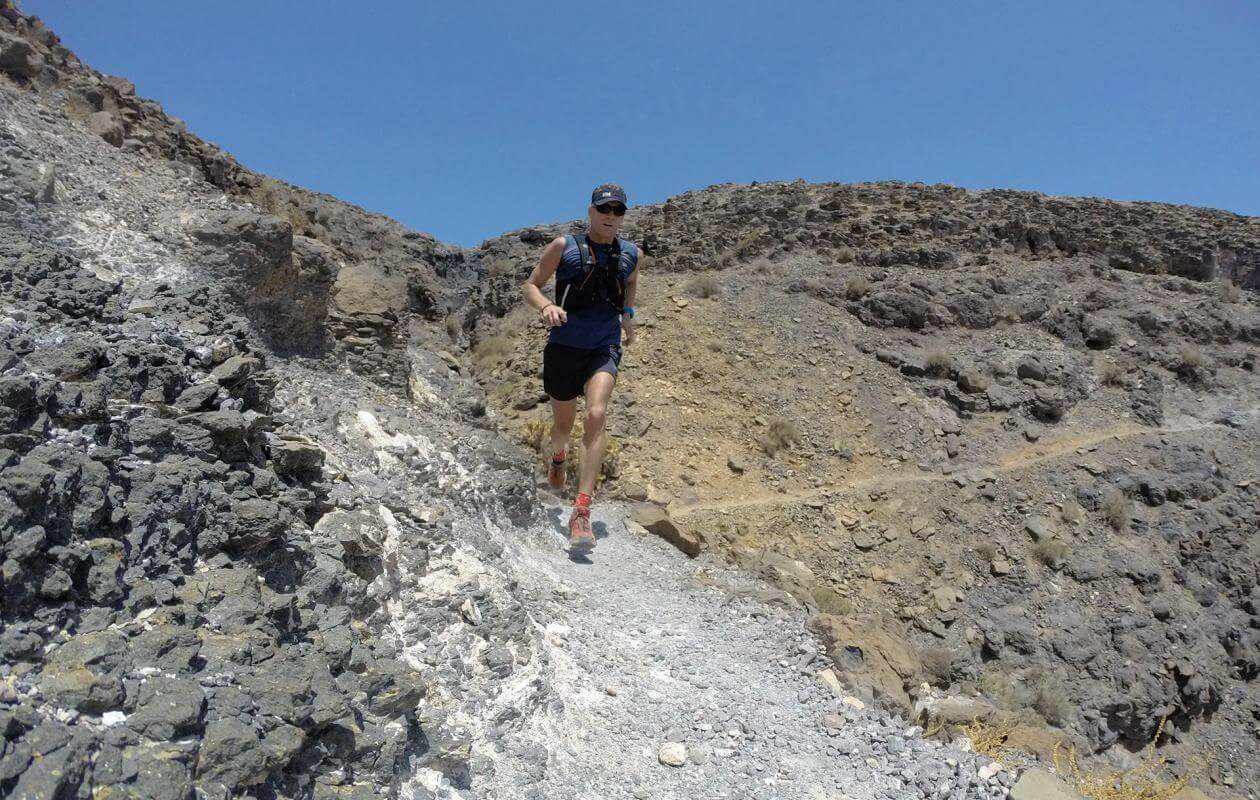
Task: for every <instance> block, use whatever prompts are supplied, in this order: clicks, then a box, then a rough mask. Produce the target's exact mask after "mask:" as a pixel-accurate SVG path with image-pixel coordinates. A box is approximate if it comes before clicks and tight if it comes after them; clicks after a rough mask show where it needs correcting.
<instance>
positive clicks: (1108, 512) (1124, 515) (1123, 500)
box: [1102, 489, 1133, 531]
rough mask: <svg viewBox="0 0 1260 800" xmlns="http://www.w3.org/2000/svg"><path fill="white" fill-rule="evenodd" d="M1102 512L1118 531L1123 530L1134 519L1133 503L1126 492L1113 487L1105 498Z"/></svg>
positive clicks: (1104, 517)
mask: <svg viewBox="0 0 1260 800" xmlns="http://www.w3.org/2000/svg"><path fill="white" fill-rule="evenodd" d="M1102 514H1103V519H1105V520H1106V521H1107V524H1108V525H1110V526H1111V527H1112V528H1114V529H1115V530H1117V531H1123V530H1126V529H1128V527H1129V523H1130V522H1132V521H1133V504H1132V502H1130V501H1129V497H1128V495H1126V494H1125V493H1124V492H1122V491H1120V490H1119V489H1112V490H1111V491H1109V492H1107V496H1106V497H1104V498H1103V501H1102Z"/></svg>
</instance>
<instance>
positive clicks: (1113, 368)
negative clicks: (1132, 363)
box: [1094, 358, 1128, 386]
mask: <svg viewBox="0 0 1260 800" xmlns="http://www.w3.org/2000/svg"><path fill="white" fill-rule="evenodd" d="M1094 371H1095V372H1096V373H1098V382H1099V383H1101V384H1102V385H1103V386H1119V385H1120V384H1122V383H1124V376H1125V375H1126V374H1127V373H1128V370H1126V369H1125V368H1124V367H1122V366H1120V365H1119V364H1117V363H1116V362H1114V361H1108V360H1107V359H1105V358H1100V359H1098V360H1097V361H1095V362H1094Z"/></svg>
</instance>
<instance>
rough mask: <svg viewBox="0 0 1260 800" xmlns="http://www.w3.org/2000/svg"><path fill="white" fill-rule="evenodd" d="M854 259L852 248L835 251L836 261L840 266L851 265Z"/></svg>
mask: <svg viewBox="0 0 1260 800" xmlns="http://www.w3.org/2000/svg"><path fill="white" fill-rule="evenodd" d="M855 257H856V254H855V253H854V252H853V248H852V247H841V248H840V249H839V250H837V251H836V261H839V262H840V263H841V264H851V263H853V259H854V258H855Z"/></svg>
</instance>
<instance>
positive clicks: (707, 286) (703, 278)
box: [685, 275, 722, 297]
mask: <svg viewBox="0 0 1260 800" xmlns="http://www.w3.org/2000/svg"><path fill="white" fill-rule="evenodd" d="M685 288H686V290H687V293H688V294H691V295H694V296H696V297H713V296H714V295H717V294H721V292H722V282H721V281H719V280H718V278H717V276H716V275H697V276H696V277H694V278H692V279H691V280H689V281H687V285H686V287H685Z"/></svg>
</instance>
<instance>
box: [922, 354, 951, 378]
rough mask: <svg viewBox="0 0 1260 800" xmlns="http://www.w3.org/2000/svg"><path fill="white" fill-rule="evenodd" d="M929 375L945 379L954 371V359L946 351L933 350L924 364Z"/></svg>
mask: <svg viewBox="0 0 1260 800" xmlns="http://www.w3.org/2000/svg"><path fill="white" fill-rule="evenodd" d="M924 364H925V365H926V367H927V371H928V374H929V375H933V376H935V377H937V378H944V377H947V376H948V375H949V373H950V372H951V371H952V370H953V369H954V359H953V357H951V356H950V354H949V353H946V352H945V351H944V350H933V351H932V352H930V353H928V354H927V360H926V361H925V362H924Z"/></svg>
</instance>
